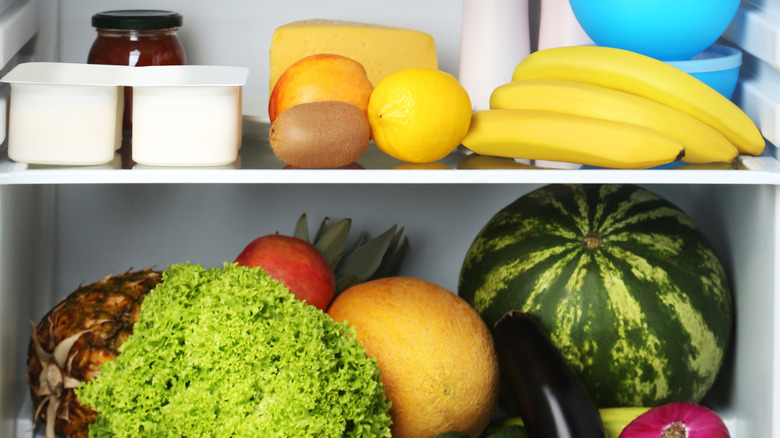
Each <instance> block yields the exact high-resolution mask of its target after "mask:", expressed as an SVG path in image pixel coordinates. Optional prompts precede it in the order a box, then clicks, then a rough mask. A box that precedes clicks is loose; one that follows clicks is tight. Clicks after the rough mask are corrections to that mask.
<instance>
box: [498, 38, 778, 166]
mask: <svg viewBox="0 0 780 438" xmlns="http://www.w3.org/2000/svg"><path fill="white" fill-rule="evenodd" d="M524 79H560V80H569V81H575V82H585V83H590V84H595V85H601V86H604V87H608V88H613V89H616V90H621V91H625V92H628V93H631V94H636V95H639V96H643V97H646V98H648V99H652V100H655V101H658V102H660V103H663V104H666V105H668V106H671V107H673V108H676V109H678V110H680V111H682V112H684V113H687V114H689V115H691V116H693V117H696V118H697V119H699V120H701V121H703V122H705V123H707V124H709V125H711V126H712V127H713V128H715V129H717V130H718V131H720V132H721V133H722V134H723V135H724V136H725V137H726V138H727V139H729V140H730V141H731V142H732V143H733V144H734V145H735V146H736V147H737V149H738V150H739V151H740V153H744V154H749V155H759V154H761V153H762V152H763V151H764V148H765V147H766V142H765V141H764V138H763V136H762V135H761V132H760V131H759V130H758V128H757V127H756V125H755V124H754V123H753V121H752V120H751V119H750V118H749V117H748V116H747V115H746V114H745V113H744V112H743V111H742V110H741V109H740V108H739V107H738V106H737V105H735V104H734V103H733V102H732V101H731V100H729V99H727V98H726V97H725V96H723V95H722V94H720V93H718V92H717V91H715V90H714V89H713V88H711V87H709V86H708V85H706V84H705V83H704V82H701V81H700V80H698V79H696V78H695V77H693V76H691V75H689V74H688V73H685V72H684V71H682V70H680V69H678V68H676V67H673V66H671V65H669V64H667V63H665V62H663V61H659V60H657V59H654V58H651V57H649V56H645V55H642V54H639V53H635V52H631V51H628V50H622V49H615V48H611V47H603V46H571V47H555V48H550V49H545V50H539V51H536V52H534V53H532V54H531V55H529V56H527V57H526V58H524V59H523V60H522V61H520V62H519V63H518V64H517V66H516V67H515V70H514V72H513V73H512V80H524Z"/></svg>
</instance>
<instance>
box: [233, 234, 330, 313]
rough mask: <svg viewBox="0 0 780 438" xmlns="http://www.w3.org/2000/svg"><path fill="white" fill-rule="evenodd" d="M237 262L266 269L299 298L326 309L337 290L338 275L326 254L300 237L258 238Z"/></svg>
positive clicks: (275, 236)
mask: <svg viewBox="0 0 780 438" xmlns="http://www.w3.org/2000/svg"><path fill="white" fill-rule="evenodd" d="M236 263H238V264H239V265H241V266H257V267H260V268H262V269H264V270H265V271H266V272H268V274H269V275H270V276H271V277H272V278H274V279H275V280H276V281H278V282H280V283H284V284H285V285H286V286H287V288H288V289H290V291H291V292H292V293H293V294H295V297H296V298H298V299H299V300H301V301H305V302H307V303H309V304H311V305H313V306H316V307H318V308H319V309H321V310H323V311H325V310H327V308H328V305H329V304H330V302H331V300H333V296H334V294H335V293H336V276H335V274H334V273H333V269H332V268H331V266H330V264H329V263H328V261H327V259H325V256H324V255H322V252H320V250H319V249H317V247H316V246H314V245H312V244H311V243H309V242H307V241H305V240H302V239H298V238H296V237H291V236H284V235H280V234H271V235H267V236H262V237H258V238H257V239H255V240H253V241H252V242H251V243H250V244H249V245H247V247H246V248H244V250H243V251H241V254H239V255H238V257H236Z"/></svg>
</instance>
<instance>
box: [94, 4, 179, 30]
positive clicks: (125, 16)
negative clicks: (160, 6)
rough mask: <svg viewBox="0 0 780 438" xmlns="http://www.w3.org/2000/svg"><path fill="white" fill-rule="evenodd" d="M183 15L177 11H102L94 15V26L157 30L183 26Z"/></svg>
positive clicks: (100, 27)
mask: <svg viewBox="0 0 780 438" xmlns="http://www.w3.org/2000/svg"><path fill="white" fill-rule="evenodd" d="M181 23H182V17H181V15H179V14H177V13H176V12H171V11H158V10H151V9H134V10H121V11H106V12H100V13H97V14H95V15H93V16H92V26H93V27H95V28H98V29H121V30H157V29H170V28H174V27H181Z"/></svg>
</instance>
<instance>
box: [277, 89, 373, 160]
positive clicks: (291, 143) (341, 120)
mask: <svg viewBox="0 0 780 438" xmlns="http://www.w3.org/2000/svg"><path fill="white" fill-rule="evenodd" d="M268 139H269V141H270V143H271V149H272V150H273V152H274V155H276V157H277V158H279V159H280V160H282V161H284V162H285V163H286V164H288V165H290V166H294V167H299V168H310V169H311V168H318V169H322V168H336V167H342V166H346V165H348V164H350V163H352V162H354V161H355V160H357V159H358V158H360V156H361V155H363V152H365V151H366V148H368V143H369V141H370V140H371V126H370V125H369V124H368V118H367V117H366V113H365V112H364V111H363V110H361V109H360V108H359V107H357V106H356V105H353V104H351V103H348V102H341V101H335V100H327V101H320V102H308V103H302V104H298V105H295V106H292V107H290V108H288V109H286V110H285V111H284V112H282V113H281V114H279V116H278V117H276V119H274V121H273V123H272V124H271V130H270V132H269V134H268Z"/></svg>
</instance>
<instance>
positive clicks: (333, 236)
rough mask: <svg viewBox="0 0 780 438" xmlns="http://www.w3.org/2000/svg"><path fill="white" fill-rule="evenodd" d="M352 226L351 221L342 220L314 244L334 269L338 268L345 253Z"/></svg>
mask: <svg viewBox="0 0 780 438" xmlns="http://www.w3.org/2000/svg"><path fill="white" fill-rule="evenodd" d="M351 226H352V220H351V219H349V218H347V219H342V220H340V221H338V222H336V223H335V224H334V225H333V226H332V227H330V228H328V229H327V230H326V231H325V232H324V233H322V235H321V237H319V238H318V239H317V241H316V242H315V243H314V246H316V247H317V249H319V250H320V252H322V254H323V255H324V256H325V259H326V260H328V262H329V263H330V264H331V266H332V267H335V266H336V263H338V260H339V259H340V257H339V256H340V255H341V253H342V252H343V251H344V246H345V245H346V243H347V237H349V229H350V227H351Z"/></svg>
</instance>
